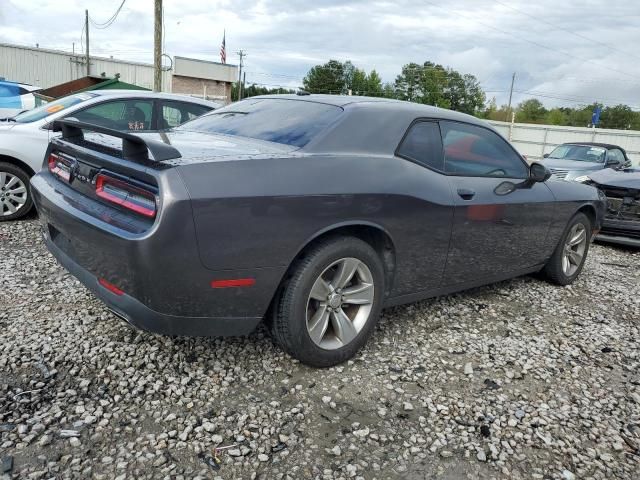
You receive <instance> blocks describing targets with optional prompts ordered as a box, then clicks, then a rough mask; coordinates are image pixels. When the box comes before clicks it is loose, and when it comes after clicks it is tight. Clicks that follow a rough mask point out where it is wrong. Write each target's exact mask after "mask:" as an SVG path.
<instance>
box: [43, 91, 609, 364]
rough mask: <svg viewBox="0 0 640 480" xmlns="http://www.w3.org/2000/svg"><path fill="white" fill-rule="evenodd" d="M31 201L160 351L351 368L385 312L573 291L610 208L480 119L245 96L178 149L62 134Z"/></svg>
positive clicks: (118, 135)
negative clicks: (443, 301) (464, 294)
mask: <svg viewBox="0 0 640 480" xmlns="http://www.w3.org/2000/svg"><path fill="white" fill-rule="evenodd" d="M55 128H57V129H59V130H61V131H62V136H61V137H60V138H56V139H54V140H53V141H52V142H51V144H50V145H49V148H48V151H47V154H46V157H45V167H46V168H44V169H43V170H42V172H41V173H39V174H38V175H36V176H35V177H34V178H33V179H32V182H31V188H32V191H33V197H34V201H35V204H36V207H37V209H38V212H39V214H40V222H41V224H42V227H43V233H44V241H45V242H46V245H47V247H48V248H49V250H50V251H51V252H52V253H53V255H54V256H55V257H56V258H57V259H58V261H59V262H60V263H61V264H62V265H63V266H64V267H65V268H67V269H68V270H69V271H70V272H71V273H72V274H73V275H75V276H76V277H77V278H78V279H79V280H80V281H81V282H82V283H84V284H85V285H86V286H87V287H88V288H89V289H90V290H92V291H93V292H94V293H95V294H96V295H97V296H98V297H99V298H101V299H102V300H103V301H104V302H105V303H106V304H107V305H108V306H109V308H110V309H111V310H113V312H115V313H116V314H117V315H119V316H120V317H122V318H124V319H125V320H126V321H128V322H129V323H131V324H132V325H135V326H137V327H140V328H143V329H145V330H149V331H153V332H159V333H163V334H167V335H206V336H218V335H243V334H248V333H249V332H251V331H252V330H253V329H254V328H255V327H256V326H257V325H258V323H259V322H260V321H261V320H263V319H264V321H265V323H266V324H267V326H268V328H269V330H270V331H271V333H272V335H273V338H274V339H275V341H276V342H277V343H278V344H280V345H281V346H282V348H284V350H285V351H287V352H288V353H289V354H291V355H292V356H294V357H295V358H297V359H299V360H300V361H302V362H304V363H306V364H308V365H312V366H318V367H326V366H331V365H335V364H338V363H340V362H343V361H345V360H346V359H348V358H350V357H352V356H353V355H354V354H355V353H356V351H357V350H358V349H359V348H361V347H362V346H363V344H364V343H365V342H366V340H367V337H368V336H369V335H371V333H372V331H373V330H374V327H375V324H376V320H377V318H378V316H379V314H380V310H381V309H382V308H384V307H388V306H392V305H398V304H403V303H407V302H414V301H417V300H420V299H424V298H427V297H433V296H437V295H444V294H447V293H451V292H456V291H460V290H464V289H467V288H471V287H476V286H479V285H485V284H488V283H492V282H496V281H500V280H505V279H508V278H512V277H516V276H519V275H525V274H529V273H533V272H541V273H542V274H543V275H544V276H546V277H547V278H548V279H549V280H550V281H552V282H554V283H557V284H560V285H566V284H569V283H571V282H573V281H574V280H575V279H576V277H577V276H578V275H579V274H580V272H581V270H582V267H583V265H584V262H585V259H586V256H587V252H588V250H589V245H590V242H591V239H592V237H593V235H594V233H595V232H597V230H598V229H599V228H600V224H601V221H602V218H603V215H604V211H605V201H604V199H603V195H602V194H601V193H599V192H598V190H597V189H595V188H593V187H590V186H587V185H582V184H580V183H577V182H560V181H552V180H551V181H548V180H549V176H550V172H549V171H548V170H547V169H546V167H544V166H543V165H541V164H537V163H534V164H532V165H531V166H529V165H527V163H526V162H525V161H524V159H523V157H522V156H521V155H520V154H518V152H516V150H514V148H513V147H512V146H511V145H510V144H509V143H508V142H507V141H506V140H505V139H504V138H502V137H501V136H500V135H499V134H498V133H496V131H495V130H494V129H492V128H491V127H490V126H488V125H487V124H486V123H485V122H483V121H481V120H478V119H476V118H474V117H471V116H468V115H464V114H460V113H455V112H451V111H448V110H442V109H438V108H433V107H429V106H425V105H418V104H413V103H407V102H400V101H395V100H384V99H376V98H366V97H350V96H325V95H308V94H302V95H300V94H299V95H283V96H263V97H253V98H250V99H247V100H244V101H241V102H238V103H234V104H231V105H229V106H227V107H224V108H221V109H219V110H216V111H214V112H212V113H210V114H206V115H204V116H202V117H199V118H197V119H195V120H192V121H190V122H187V123H185V124H184V125H183V126H181V127H178V128H175V129H174V130H172V131H169V132H167V133H162V134H153V135H144V134H143V135H133V134H130V133H123V132H117V131H114V130H110V129H107V128H104V127H100V126H94V125H89V124H86V123H81V122H78V121H75V120H63V121H60V122H58V123H57V125H56V127H55Z"/></svg>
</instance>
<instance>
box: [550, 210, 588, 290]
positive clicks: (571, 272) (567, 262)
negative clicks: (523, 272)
mask: <svg viewBox="0 0 640 480" xmlns="http://www.w3.org/2000/svg"><path fill="white" fill-rule="evenodd" d="M590 236H591V221H590V220H589V218H588V217H587V216H586V215H585V214H584V213H577V214H576V215H575V216H574V217H573V218H572V219H571V220H570V221H569V224H568V225H567V228H566V229H565V232H564V234H563V236H562V239H561V240H560V243H558V246H557V247H556V249H555V251H554V252H553V255H552V256H551V258H550V259H549V261H548V262H547V264H546V265H545V266H544V268H543V270H542V273H543V274H544V275H545V277H547V279H549V280H551V281H552V282H553V283H557V284H558V285H569V284H571V283H573V282H574V281H575V279H576V278H578V275H580V272H581V271H582V268H583V267H584V262H585V261H586V259H587V253H588V252H589V245H590V243H591V242H590V240H591V239H590Z"/></svg>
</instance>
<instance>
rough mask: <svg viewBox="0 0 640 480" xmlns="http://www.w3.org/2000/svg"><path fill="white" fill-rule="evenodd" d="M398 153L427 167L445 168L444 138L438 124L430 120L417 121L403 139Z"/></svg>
mask: <svg viewBox="0 0 640 480" xmlns="http://www.w3.org/2000/svg"><path fill="white" fill-rule="evenodd" d="M398 155H400V156H401V157H405V158H408V159H410V160H413V161H415V162H417V163H420V164H421V165H424V166H425V167H429V168H433V169H435V170H440V171H442V170H444V165H443V163H444V162H443V159H442V138H441V137H440V128H439V127H438V124H437V123H436V122H428V121H424V122H418V123H415V124H414V125H413V126H412V127H411V129H410V130H409V132H408V133H407V135H406V136H405V137H404V140H402V143H401V144H400V147H399V148H398Z"/></svg>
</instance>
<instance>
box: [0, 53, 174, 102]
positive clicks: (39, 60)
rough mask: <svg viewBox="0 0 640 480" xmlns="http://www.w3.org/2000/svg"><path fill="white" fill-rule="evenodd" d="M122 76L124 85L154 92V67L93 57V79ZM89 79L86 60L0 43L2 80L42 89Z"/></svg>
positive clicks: (166, 77)
mask: <svg viewBox="0 0 640 480" xmlns="http://www.w3.org/2000/svg"><path fill="white" fill-rule="evenodd" d="M103 72H104V73H105V75H106V76H107V77H113V76H114V75H115V74H116V73H119V74H120V79H121V80H122V81H123V82H127V83H133V84H134V85H139V86H141V87H145V88H153V65H150V64H144V63H134V62H123V61H120V60H115V59H108V58H102V57H91V75H100V74H102V73H103ZM85 75H86V66H85V61H84V57H83V56H81V55H75V56H74V55H72V54H71V53H67V52H62V51H57V50H47V49H42V48H33V47H23V46H17V45H9V44H2V43H0V77H5V78H6V79H7V80H12V81H15V82H20V83H29V84H31V85H37V86H40V87H42V88H48V87H52V86H54V85H58V84H60V83H64V82H68V81H71V80H75V79H77V78H80V77H84V76H85ZM162 87H163V88H162V89H163V91H165V92H168V91H171V72H169V71H166V72H163V74H162Z"/></svg>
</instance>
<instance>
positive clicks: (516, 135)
mask: <svg viewBox="0 0 640 480" xmlns="http://www.w3.org/2000/svg"><path fill="white" fill-rule="evenodd" d="M490 123H491V124H492V125H493V126H494V127H496V128H497V130H498V131H499V132H500V133H501V134H502V135H504V137H505V138H509V139H510V140H511V143H513V145H514V146H515V147H516V148H517V149H518V151H519V152H520V153H522V154H524V155H526V156H527V158H528V159H529V160H539V159H541V158H542V156H543V155H544V154H545V153H550V152H551V151H552V150H553V149H554V148H555V147H556V146H557V145H560V144H561V143H568V142H601V143H612V144H614V145H619V146H621V147H622V148H624V149H625V150H626V151H627V154H628V155H629V158H631V161H632V162H633V164H634V165H636V166H638V165H640V132H638V131H636V130H608V129H603V128H586V127H559V126H556V125H534V124H530V123H514V124H511V123H507V122H495V121H492V122H490Z"/></svg>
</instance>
